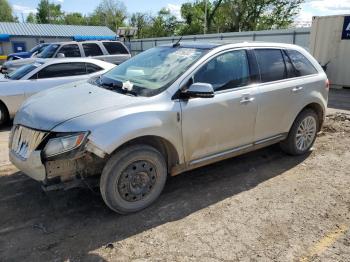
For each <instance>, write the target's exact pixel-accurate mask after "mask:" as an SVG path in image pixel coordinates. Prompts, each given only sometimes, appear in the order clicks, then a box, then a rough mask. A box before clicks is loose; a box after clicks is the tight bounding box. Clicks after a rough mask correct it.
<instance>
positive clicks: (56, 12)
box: [36, 0, 64, 24]
mask: <svg viewBox="0 0 350 262" xmlns="http://www.w3.org/2000/svg"><path fill="white" fill-rule="evenodd" d="M37 10H38V12H37V14H36V20H37V21H38V22H39V23H41V24H62V23H63V21H64V12H62V10H61V5H60V4H55V3H50V2H49V0H40V2H39V4H38V8H37Z"/></svg>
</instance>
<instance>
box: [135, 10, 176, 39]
mask: <svg viewBox="0 0 350 262" xmlns="http://www.w3.org/2000/svg"><path fill="white" fill-rule="evenodd" d="M130 25H131V26H133V27H136V28H137V37H138V38H145V37H162V36H172V35H174V34H176V33H177V30H178V28H179V25H180V22H179V21H178V20H177V18H176V17H175V16H174V15H172V14H171V13H170V11H169V10H167V9H165V8H163V9H161V10H160V11H159V12H158V13H157V15H156V16H152V15H150V14H146V13H135V14H133V15H132V16H131V18H130Z"/></svg>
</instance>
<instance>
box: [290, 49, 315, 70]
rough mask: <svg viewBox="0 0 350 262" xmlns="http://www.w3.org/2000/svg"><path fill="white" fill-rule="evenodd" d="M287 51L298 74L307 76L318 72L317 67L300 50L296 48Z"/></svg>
mask: <svg viewBox="0 0 350 262" xmlns="http://www.w3.org/2000/svg"><path fill="white" fill-rule="evenodd" d="M287 53H288V55H289V57H290V59H291V60H292V63H293V65H294V68H295V70H296V73H297V76H306V75H312V74H316V73H317V70H316V68H315V67H314V66H313V65H312V64H311V62H310V61H309V60H308V59H307V58H306V57H305V56H304V55H302V54H301V53H300V52H298V51H295V50H287Z"/></svg>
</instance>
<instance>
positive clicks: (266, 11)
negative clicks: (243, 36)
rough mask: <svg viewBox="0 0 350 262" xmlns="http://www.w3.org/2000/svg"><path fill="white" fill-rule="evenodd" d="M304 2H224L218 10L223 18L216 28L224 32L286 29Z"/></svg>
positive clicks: (274, 0) (262, 0) (269, 0)
mask: <svg viewBox="0 0 350 262" xmlns="http://www.w3.org/2000/svg"><path fill="white" fill-rule="evenodd" d="M303 2H304V0H235V1H232V0H224V1H223V3H222V5H221V6H220V8H219V12H218V13H220V15H222V16H223V17H225V19H224V20H221V22H219V20H220V18H219V19H217V21H216V22H217V26H218V27H220V28H221V29H222V30H224V31H251V30H264V29H274V28H286V27H288V26H289V25H290V24H291V23H292V22H293V18H294V17H295V15H297V14H298V12H299V10H300V5H301V4H302V3H303Z"/></svg>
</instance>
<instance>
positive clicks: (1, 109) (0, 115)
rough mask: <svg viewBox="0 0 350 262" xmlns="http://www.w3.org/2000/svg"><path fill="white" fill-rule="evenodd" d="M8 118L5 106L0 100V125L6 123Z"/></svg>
mask: <svg viewBox="0 0 350 262" xmlns="http://www.w3.org/2000/svg"><path fill="white" fill-rule="evenodd" d="M8 120H9V113H8V111H7V108H6V107H5V106H4V104H3V103H1V101H0V126H2V125H3V124H6V123H7V121H8Z"/></svg>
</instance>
